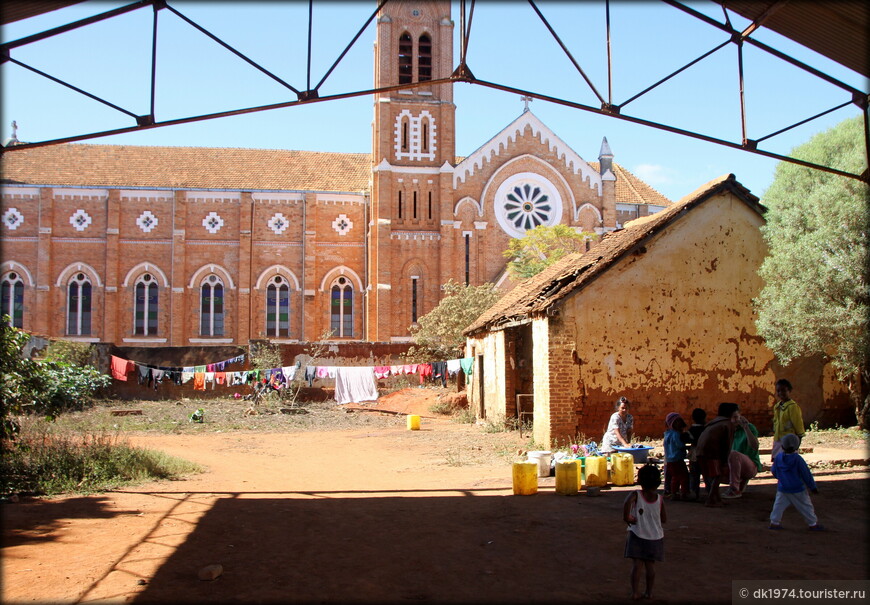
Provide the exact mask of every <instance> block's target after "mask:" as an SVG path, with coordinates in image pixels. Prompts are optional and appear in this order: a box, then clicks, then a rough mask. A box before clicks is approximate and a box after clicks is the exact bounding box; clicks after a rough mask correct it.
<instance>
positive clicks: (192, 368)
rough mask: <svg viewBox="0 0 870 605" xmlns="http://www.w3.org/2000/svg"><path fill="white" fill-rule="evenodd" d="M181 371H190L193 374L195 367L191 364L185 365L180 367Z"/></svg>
mask: <svg viewBox="0 0 870 605" xmlns="http://www.w3.org/2000/svg"><path fill="white" fill-rule="evenodd" d="M181 371H182V372H190V373H191V374H193V373H194V372H196V368H194V367H193V366H185V367H183V368H181Z"/></svg>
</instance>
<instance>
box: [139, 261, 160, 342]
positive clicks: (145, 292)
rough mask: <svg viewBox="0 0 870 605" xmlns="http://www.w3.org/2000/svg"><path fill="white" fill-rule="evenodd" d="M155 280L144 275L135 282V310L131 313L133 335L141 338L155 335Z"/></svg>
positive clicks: (156, 299)
mask: <svg viewBox="0 0 870 605" xmlns="http://www.w3.org/2000/svg"><path fill="white" fill-rule="evenodd" d="M157 288H158V287H157V280H155V279H154V276H153V275H151V274H150V273H145V274H143V275H142V276H140V277H139V279H137V280H136V286H135V292H136V299H135V309H134V311H133V333H134V334H141V335H143V336H154V335H155V334H157V301H158V294H157Z"/></svg>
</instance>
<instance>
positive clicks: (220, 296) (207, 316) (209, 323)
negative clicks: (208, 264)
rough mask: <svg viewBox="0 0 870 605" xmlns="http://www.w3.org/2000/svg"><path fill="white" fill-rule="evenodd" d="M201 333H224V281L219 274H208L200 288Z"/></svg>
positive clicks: (202, 334) (221, 334)
mask: <svg viewBox="0 0 870 605" xmlns="http://www.w3.org/2000/svg"><path fill="white" fill-rule="evenodd" d="M199 300H200V311H199V313H200V314H199V333H200V335H201V336H223V335H224V283H223V282H222V281H221V278H220V277H218V276H217V275H214V274H211V275H207V276H206V277H205V279H203V280H202V283H201V284H200V290H199Z"/></svg>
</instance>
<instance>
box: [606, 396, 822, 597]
mask: <svg viewBox="0 0 870 605" xmlns="http://www.w3.org/2000/svg"><path fill="white" fill-rule="evenodd" d="M775 392H776V398H777V403H775V404H774V447H773V449H772V455H771V457H772V459H773V465H772V466H771V469H770V470H771V473H772V474H773V476H774V477H776V480H777V491H776V499H775V500H774V503H773V509H772V510H771V513H770V525H769V528H770V529H772V530H781V529H782V525H781V521H782V516H783V513H784V512H785V510H786V509H787V508H788V507H789V506H794V507H795V508H796V509H797V510H798V512H800V514H801V515H802V516H803V517H804V519H806V521H807V523H808V524H809V529H810V530H811V531H822V530H824V528H823V527H822V526H821V525H820V524H819V523H818V519H817V517H816V514H815V511H814V509H813V504H812V501H811V500H810V496H809V493H808V490H809V491H811V492H812V493H814V494H817V493H818V490H817V488H816V482H815V480H814V479H813V475H812V473H811V472H810V469H809V467H808V466H807V463H806V461H805V460H804V459H803V458H802V457H801V455H800V454H798V453H797V450H798V448H799V446H800V441H801V437H802V436H803V432H804V429H803V422H802V419H801V412H800V407H799V406H798V405H797V404H796V403H795V402H794V401H792V400H791V397H790V394H791V384H790V383H789V382H788V381H787V380H785V379H780V380H778V381H777V383H776V391H775ZM706 419H707V413H706V412H705V411H704V410H703V409H701V408H695V409H694V410H693V411H692V425H691V426H687V424H686V421H685V420H683V418H682V416H680V414H678V413H676V412H671V413H669V414H668V415H667V417H666V418H665V425H666V427H667V430H666V431H665V434H664V450H665V495H664V496H663V495H661V494H659V493H658V488H659V486H660V485H661V483H662V478H661V473H660V472H659V470H658V468H657V467H656V466H654V465H652V464H646V465H644V466H643V467H642V468H641V469H640V470H639V471H638V473H637V482H638V483H639V484H640V488H641V489H640V490H635V491H632V492H630V493H629V494H628V497H627V498H626V499H625V503H624V505H623V520H624V521H625V522H626V523H627V524H628V535H627V538H626V542H625V557H626V558H630V559H632V569H631V596H632V599H641V598H650V597H651V596H652V589H653V583H654V581H655V567H654V565H655V561H663V560H664V531H663V529H662V524H663V523H665V522H666V521H667V514H666V512H665V503H664V499H665V498H668V499H672V500H687V499H689V498H690V494H692V498H693V499H694V500H699V499H700V490H701V476H702V475H703V476H704V481H705V484H706V486H707V491H708V499H707V501H708V505H710V502H711V501H712V502H713V503H714V504H713V505H714V506H715V505H716V504H715V503H716V502H717V501H718V497H719V481H720V478H721V476H722V475H723V471H725V470H726V469H727V461H728V453H729V452H728V451H727V450H730V449H731V446H732V441H733V436H734V428H735V426H738V425H739V426H741V427H742V428H743V429H744V430H748V427H749V426H751V425H749V424H748V422H747V421H746V420H745V418H742V417H741V416H740V412H739V408H738V406H737V404H735V403H722V404H720V405H719V409H718V411H717V416H716V417H715V418H714V419H713V420H711V421H710V422H709V423H707V422H706ZM726 445H727V450H725V451H724V452H722V451H720V450H723V449H724V447H725V446H726ZM756 445H757V444H756ZM756 449H757V447H756ZM723 453H724V457H723ZM687 458H688V460H689V466H688V467H687V466H686V459H687ZM723 461H724V467H723V464H722V463H723ZM744 487H745V485H744ZM741 489H742V488H741ZM711 498H712V500H711ZM719 505H721V503H720V504H719ZM642 570H645V571H646V591H645V592H643V593H641V592H640V576H641V571H642Z"/></svg>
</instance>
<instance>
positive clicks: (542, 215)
mask: <svg viewBox="0 0 870 605" xmlns="http://www.w3.org/2000/svg"><path fill="white" fill-rule="evenodd" d="M549 199H550V198H549V196H548V195H547V194H546V193H544V192H543V191H541V188H540V187H538V186H537V185H532V184H529V183H526V184H524V185H517V186H516V187H514V188H513V191H511V192H510V193H508V194H507V200H506V201H505V203H504V210H505V216H506V217H507V219H508V221H510V222H511V223H513V224H514V225H515V226H516V228H517V229H522V230H523V231H526V230H528V229H534V228H535V227H537V226H538V225H543V224H545V223H546V222H547V219H548V218H549V217H550V213H551V211H552V210H553V206H552V205H551V204H550V203H549Z"/></svg>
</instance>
